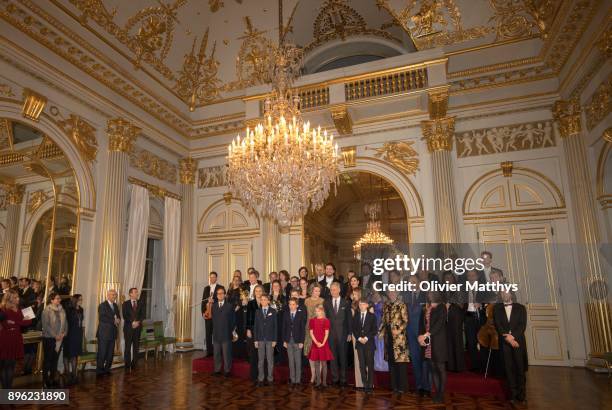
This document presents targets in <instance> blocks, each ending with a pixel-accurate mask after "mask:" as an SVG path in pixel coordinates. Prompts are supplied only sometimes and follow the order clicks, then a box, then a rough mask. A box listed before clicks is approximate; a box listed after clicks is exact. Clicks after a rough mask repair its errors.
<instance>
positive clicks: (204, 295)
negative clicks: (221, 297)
mask: <svg viewBox="0 0 612 410" xmlns="http://www.w3.org/2000/svg"><path fill="white" fill-rule="evenodd" d="M217 287H219V283H217V284H216V286H215V293H214V294H213V295H212V297H213V301H214V302H216V301H217ZM209 297H210V285H206V286H205V287H204V293H202V304H201V306H200V310H201V311H202V314H204V312H206V305H207V304H208V298H209Z"/></svg>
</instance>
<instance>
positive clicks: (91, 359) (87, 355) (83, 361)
mask: <svg viewBox="0 0 612 410" xmlns="http://www.w3.org/2000/svg"><path fill="white" fill-rule="evenodd" d="M90 345H91V346H92V347H95V348H96V350H97V346H98V342H97V340H95V339H94V340H90V341H87V337H85V329H83V353H82V354H80V355H79V357H77V369H78V368H79V366H80V367H81V371H84V370H85V366H86V365H87V363H96V360H97V353H96V350H93V351H92V350H90V348H89V346H90Z"/></svg>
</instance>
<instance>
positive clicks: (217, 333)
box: [212, 285, 235, 377]
mask: <svg viewBox="0 0 612 410" xmlns="http://www.w3.org/2000/svg"><path fill="white" fill-rule="evenodd" d="M216 293H217V301H216V302H215V303H214V304H213V306H212V322H213V329H214V330H213V335H212V337H213V340H212V343H213V347H214V351H215V356H214V357H215V373H214V374H215V375H220V374H221V364H222V361H223V372H224V375H225V377H229V375H230V372H231V370H232V333H233V331H234V327H235V315H234V306H233V305H232V303H231V302H230V301H227V300H226V299H225V288H224V287H223V286H221V285H219V286H217V289H216ZM222 356H223V357H222Z"/></svg>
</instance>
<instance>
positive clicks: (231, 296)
mask: <svg viewBox="0 0 612 410" xmlns="http://www.w3.org/2000/svg"><path fill="white" fill-rule="evenodd" d="M227 298H228V301H229V302H230V303H231V304H232V305H233V306H234V310H235V318H234V320H235V323H236V333H238V339H237V340H235V341H234V342H233V343H232V356H233V357H235V358H238V359H246V357H247V354H246V345H245V339H246V311H247V304H248V303H249V291H248V290H245V289H244V288H243V287H242V279H241V278H240V276H234V279H232V283H230V285H229V290H228V292H227Z"/></svg>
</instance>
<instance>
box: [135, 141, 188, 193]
mask: <svg viewBox="0 0 612 410" xmlns="http://www.w3.org/2000/svg"><path fill="white" fill-rule="evenodd" d="M130 165H131V166H133V167H134V168H137V169H139V170H141V171H142V172H144V173H145V174H147V175H150V176H152V177H155V178H157V179H160V180H162V181H166V182H169V183H171V184H176V177H177V173H178V167H177V166H176V165H175V164H173V163H171V162H169V161H166V160H165V159H163V158H160V157H158V156H157V155H155V154H153V153H152V152H149V151H147V150H144V149H135V150H134V151H132V152H131V153H130Z"/></svg>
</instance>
